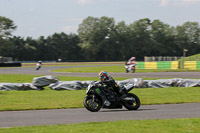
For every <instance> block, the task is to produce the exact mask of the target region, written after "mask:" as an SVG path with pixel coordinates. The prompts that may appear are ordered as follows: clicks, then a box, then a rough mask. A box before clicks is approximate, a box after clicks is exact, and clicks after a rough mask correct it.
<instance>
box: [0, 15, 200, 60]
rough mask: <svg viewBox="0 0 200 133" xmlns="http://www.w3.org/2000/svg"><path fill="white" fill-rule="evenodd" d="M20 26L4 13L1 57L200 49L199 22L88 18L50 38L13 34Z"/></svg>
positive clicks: (91, 56) (103, 56)
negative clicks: (74, 29) (169, 22)
mask: <svg viewBox="0 0 200 133" xmlns="http://www.w3.org/2000/svg"><path fill="white" fill-rule="evenodd" d="M16 29H17V26H16V25H15V24H14V22H13V21H12V20H10V19H9V18H6V17H2V16H0V56H5V57H13V59H14V60H15V61H37V60H58V59H62V60H63V61H124V60H127V59H129V58H130V57H132V56H135V57H136V58H137V60H143V59H144V56H183V50H184V49H187V50H188V52H187V55H193V54H197V53H199V51H200V26H199V23H198V22H185V23H184V24H182V25H178V26H170V25H169V24H166V23H164V22H161V21H160V20H157V19H156V20H153V21H152V20H150V19H149V18H144V19H140V20H137V21H135V22H133V23H130V24H126V23H125V22H124V21H121V22H118V23H116V21H115V19H114V18H111V17H106V16H103V17H100V18H97V17H91V16H89V17H87V18H85V19H84V20H83V21H82V23H81V24H80V25H79V27H78V31H77V34H73V33H71V34H66V33H64V32H61V33H54V34H53V35H49V36H47V37H44V36H40V37H39V38H38V39H33V38H32V37H27V38H22V37H20V36H12V32H13V31H14V30H16Z"/></svg>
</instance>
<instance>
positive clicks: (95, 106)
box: [83, 96, 102, 112]
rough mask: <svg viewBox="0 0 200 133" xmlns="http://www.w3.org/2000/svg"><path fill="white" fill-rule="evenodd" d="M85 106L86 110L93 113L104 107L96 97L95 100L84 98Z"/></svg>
mask: <svg viewBox="0 0 200 133" xmlns="http://www.w3.org/2000/svg"><path fill="white" fill-rule="evenodd" d="M83 104H84V106H85V108H86V109H87V110H89V111H91V112H97V111H99V110H100V109H101V107H102V103H101V101H100V100H99V99H98V98H96V97H95V99H94V98H93V97H92V96H86V97H85V98H84V101H83Z"/></svg>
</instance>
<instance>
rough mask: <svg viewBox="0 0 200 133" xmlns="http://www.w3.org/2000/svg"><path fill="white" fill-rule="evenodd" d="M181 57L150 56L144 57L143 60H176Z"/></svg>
mask: <svg viewBox="0 0 200 133" xmlns="http://www.w3.org/2000/svg"><path fill="white" fill-rule="evenodd" d="M181 58H182V57H178V56H151V57H147V56H145V57H144V61H145V62H154V61H177V60H179V59H181Z"/></svg>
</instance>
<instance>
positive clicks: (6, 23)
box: [0, 16, 17, 38]
mask: <svg viewBox="0 0 200 133" xmlns="http://www.w3.org/2000/svg"><path fill="white" fill-rule="evenodd" d="M16 28H17V26H15V24H14V22H13V21H12V20H11V19H9V18H6V17H3V16H0V38H2V37H9V36H11V35H12V32H13V31H14V30H15V29H16Z"/></svg>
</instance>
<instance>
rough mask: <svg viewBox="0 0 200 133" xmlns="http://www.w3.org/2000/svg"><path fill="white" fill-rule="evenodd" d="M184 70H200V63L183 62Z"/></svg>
mask: <svg viewBox="0 0 200 133" xmlns="http://www.w3.org/2000/svg"><path fill="white" fill-rule="evenodd" d="M184 69H192V70H197V69H200V61H184Z"/></svg>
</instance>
